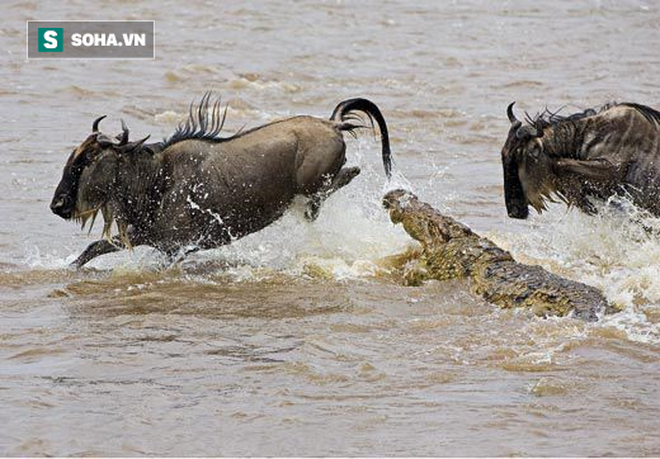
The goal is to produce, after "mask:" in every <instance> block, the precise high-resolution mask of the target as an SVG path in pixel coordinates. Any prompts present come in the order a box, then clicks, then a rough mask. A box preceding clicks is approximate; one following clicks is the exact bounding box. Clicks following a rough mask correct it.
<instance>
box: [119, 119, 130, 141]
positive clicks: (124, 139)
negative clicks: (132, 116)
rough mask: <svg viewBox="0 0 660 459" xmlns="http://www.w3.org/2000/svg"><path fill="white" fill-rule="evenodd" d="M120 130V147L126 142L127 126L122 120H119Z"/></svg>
mask: <svg viewBox="0 0 660 459" xmlns="http://www.w3.org/2000/svg"><path fill="white" fill-rule="evenodd" d="M121 131H122V132H121V138H120V139H119V146H120V147H121V146H123V145H126V144H127V143H128V127H126V123H124V120H121Z"/></svg>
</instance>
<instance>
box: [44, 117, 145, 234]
mask: <svg viewBox="0 0 660 459" xmlns="http://www.w3.org/2000/svg"><path fill="white" fill-rule="evenodd" d="M103 118H105V116H102V117H100V118H98V119H96V120H95V121H94V123H93V124H92V133H91V134H90V135H89V136H88V137H87V138H86V139H85V140H84V141H83V142H82V143H81V144H80V145H79V146H78V147H77V148H75V149H74V150H73V152H72V153H71V155H70V156H69V159H68V160H67V162H66V164H65V166H64V172H63V173H62V179H61V180H60V183H59V185H58V186H57V189H56V190H55V195H54V196H53V200H52V202H51V204H50V209H51V210H52V211H53V213H55V214H57V215H59V216H60V217H62V218H64V219H67V220H68V219H76V220H79V221H81V223H82V224H83V226H84V223H85V222H86V221H87V219H89V218H90V217H95V216H96V213H97V212H98V211H99V210H102V208H103V207H104V206H105V205H106V204H107V203H108V200H109V197H110V194H111V192H112V189H113V185H114V184H115V181H116V177H117V171H118V167H119V161H120V158H121V156H122V154H125V153H126V152H128V151H131V150H133V149H135V148H136V146H139V145H141V144H142V143H143V142H144V141H145V140H146V139H143V140H140V141H137V142H129V141H128V135H129V131H128V128H127V127H126V125H125V124H124V123H123V121H122V133H121V134H120V135H118V136H117V137H115V138H112V137H108V136H107V135H105V134H103V133H101V132H99V129H98V127H99V123H100V122H101V120H102V119H103ZM103 210H105V209H103Z"/></svg>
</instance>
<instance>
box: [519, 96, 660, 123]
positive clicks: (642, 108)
mask: <svg viewBox="0 0 660 459" xmlns="http://www.w3.org/2000/svg"><path fill="white" fill-rule="evenodd" d="M617 106H624V107H630V108H634V109H635V110H637V111H638V112H640V113H641V114H642V115H644V118H646V119H647V120H648V121H649V122H657V123H660V111H657V110H655V109H653V108H651V107H648V106H646V105H641V104H635V103H632V102H624V103H617V102H609V103H606V104H604V105H602V106H600V107H593V108H588V109H586V110H584V111H582V112H577V113H573V114H571V115H566V116H563V115H560V114H559V112H560V111H561V110H563V107H562V108H560V109H559V110H557V111H556V112H551V111H550V110H548V108H547V107H546V109H545V110H544V111H543V112H541V113H538V114H537V115H536V116H534V117H531V116H530V115H529V114H528V113H525V117H526V119H527V122H528V123H529V124H530V125H532V126H534V127H535V128H537V129H545V128H547V127H554V126H557V125H560V124H563V123H566V122H569V121H577V120H580V119H583V118H588V117H590V116H595V115H598V114H599V113H602V112H604V111H605V110H609V109H610V108H613V107H617Z"/></svg>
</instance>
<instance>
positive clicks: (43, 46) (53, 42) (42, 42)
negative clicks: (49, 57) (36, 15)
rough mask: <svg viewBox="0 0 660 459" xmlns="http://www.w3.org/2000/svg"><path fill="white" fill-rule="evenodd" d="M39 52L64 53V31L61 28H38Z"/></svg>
mask: <svg viewBox="0 0 660 459" xmlns="http://www.w3.org/2000/svg"><path fill="white" fill-rule="evenodd" d="M38 36H39V42H38V44H39V52H40V53H61V52H62V51H64V29H63V28H62V27H53V28H43V27H39V30H38Z"/></svg>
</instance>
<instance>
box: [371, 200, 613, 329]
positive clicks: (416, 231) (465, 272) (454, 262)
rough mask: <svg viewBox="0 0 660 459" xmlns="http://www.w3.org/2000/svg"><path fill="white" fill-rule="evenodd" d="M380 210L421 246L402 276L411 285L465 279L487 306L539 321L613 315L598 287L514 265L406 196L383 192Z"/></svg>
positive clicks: (459, 226)
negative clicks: (524, 312) (533, 316)
mask: <svg viewBox="0 0 660 459" xmlns="http://www.w3.org/2000/svg"><path fill="white" fill-rule="evenodd" d="M383 205H384V206H385V209H387V210H388V212H389V216H390V219H391V220H392V222H393V223H395V224H398V223H401V224H403V228H404V229H405V230H406V232H407V233H408V234H409V235H410V236H411V237H412V238H413V239H415V240H417V241H419V242H420V243H421V246H422V247H421V252H420V254H419V257H418V258H417V259H416V260H415V262H414V265H415V266H414V268H413V269H412V270H410V269H409V270H408V271H409V272H408V273H407V279H408V283H410V284H418V283H420V282H423V281H425V280H430V279H436V280H439V281H444V280H449V279H457V278H467V279H469V280H470V288H471V290H472V291H473V292H474V293H475V294H477V295H480V296H481V297H482V298H484V299H485V300H486V301H488V302H489V303H493V304H495V305H497V306H499V307H501V308H518V307H525V308H528V309H530V310H531V311H532V312H533V313H534V314H536V315H538V316H542V317H548V316H568V315H571V316H573V317H576V318H579V319H583V320H586V321H596V320H598V318H599V317H600V316H602V315H603V314H611V313H614V312H617V311H618V308H617V307H616V306H614V305H613V304H611V303H610V302H608V301H607V299H606V298H605V296H604V295H603V293H602V292H601V291H600V290H598V289H597V288H595V287H592V286H590V285H586V284H583V283H582V282H577V281H574V280H570V279H566V278H564V277H561V276H558V275H556V274H553V273H551V272H549V271H547V270H545V269H544V268H542V267H541V266H534V265H528V264H524V263H519V262H517V261H516V260H515V259H514V258H513V256H512V255H511V253H509V252H508V251H506V250H504V249H502V248H500V247H499V246H497V244H495V243H494V242H492V241H491V240H489V239H487V238H485V237H482V236H479V235H478V234H477V233H475V232H474V231H472V230H471V229H470V228H469V227H468V226H466V225H464V224H463V223H461V222H459V221H456V220H455V219H453V218H451V217H448V216H446V215H443V214H442V213H441V212H440V211H438V210H437V209H435V208H433V207H432V206H430V205H429V204H427V203H425V202H422V201H420V200H419V198H418V197H417V196H416V195H415V194H413V193H411V192H409V191H405V190H400V189H399V190H394V191H390V192H388V193H387V194H386V195H385V197H384V199H383ZM403 258H404V259H405V258H406V257H403ZM407 258H410V257H407ZM408 265H409V268H410V260H408Z"/></svg>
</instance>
